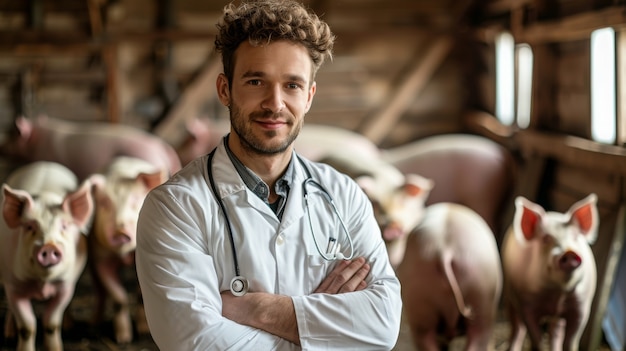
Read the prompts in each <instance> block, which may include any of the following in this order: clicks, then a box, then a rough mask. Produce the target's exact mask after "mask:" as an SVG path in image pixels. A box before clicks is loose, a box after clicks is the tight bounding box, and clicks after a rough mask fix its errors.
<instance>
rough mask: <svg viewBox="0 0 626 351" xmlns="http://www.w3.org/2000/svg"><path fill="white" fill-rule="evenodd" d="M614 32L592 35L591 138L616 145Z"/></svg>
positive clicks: (599, 30)
mask: <svg viewBox="0 0 626 351" xmlns="http://www.w3.org/2000/svg"><path fill="white" fill-rule="evenodd" d="M615 72H616V70H615V31H614V30H613V28H602V29H598V30H595V31H593V32H592V33H591V138H592V139H593V140H595V141H598V142H602V143H607V144H614V143H615V138H616V128H617V121H616V119H617V112H616V109H617V106H616V105H617V103H616V83H615V79H616V78H615V76H616V74H615Z"/></svg>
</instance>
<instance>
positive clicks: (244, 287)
mask: <svg viewBox="0 0 626 351" xmlns="http://www.w3.org/2000/svg"><path fill="white" fill-rule="evenodd" d="M216 150H217V148H215V149H213V151H211V152H210V153H209V158H208V162H207V170H208V177H209V184H210V185H211V190H212V191H213V194H214V195H215V199H216V201H217V203H218V205H219V207H220V210H221V211H222V214H223V215H224V219H225V220H226V230H227V231H228V239H229V241H230V247H231V250H232V254H233V265H234V268H235V277H233V279H232V280H231V282H230V290H231V292H232V293H233V295H235V296H243V295H245V294H246V293H247V292H248V280H247V279H246V278H245V277H243V276H241V275H240V274H241V272H240V269H239V260H238V258H237V249H236V248H235V237H234V235H233V229H232V226H231V224H230V218H229V217H228V213H227V212H226V206H225V205H224V202H223V201H222V199H221V197H220V195H219V193H218V191H217V186H216V185H215V180H214V179H213V170H212V165H213V156H214V154H215V151H216ZM300 162H301V163H302V166H303V167H304V168H305V171H306V173H307V176H308V178H307V179H305V180H304V182H303V183H302V188H303V193H304V202H305V204H306V208H307V211H306V212H307V217H308V220H309V227H310V230H311V236H313V242H314V243H315V248H316V249H317V251H318V253H319V254H320V256H322V258H323V259H325V260H326V261H332V260H338V259H341V260H350V259H352V257H353V256H354V244H353V242H352V237H351V235H350V233H349V232H348V229H347V227H346V225H345V223H344V221H343V219H342V218H341V216H340V215H339V212H338V210H337V207H336V206H335V202H334V201H333V198H332V197H331V196H330V194H329V193H328V191H327V190H326V189H324V187H323V186H322V185H321V184H320V183H318V182H317V181H315V180H314V179H312V178H311V172H310V171H309V170H308V168H307V167H306V165H305V164H304V162H303V161H302V160H300ZM309 183H311V184H313V185H314V186H315V187H316V188H318V189H319V190H320V191H321V193H322V196H324V197H325V198H326V200H327V202H328V203H329V204H330V206H331V208H332V210H333V212H334V213H335V215H336V216H337V218H339V223H340V224H341V227H342V229H343V231H344V233H345V234H346V236H347V237H348V243H349V245H350V256H348V257H346V256H344V255H343V254H342V253H341V252H336V251H337V250H333V252H331V256H327V255H326V254H324V253H323V251H322V250H321V249H320V247H319V244H318V242H317V238H316V237H315V232H314V231H313V224H312V221H311V211H310V210H309V202H308V201H309V200H308V195H309V192H308V191H307V189H306V186H307V184H309ZM330 239H331V240H332V241H336V238H334V237H331V238H330Z"/></svg>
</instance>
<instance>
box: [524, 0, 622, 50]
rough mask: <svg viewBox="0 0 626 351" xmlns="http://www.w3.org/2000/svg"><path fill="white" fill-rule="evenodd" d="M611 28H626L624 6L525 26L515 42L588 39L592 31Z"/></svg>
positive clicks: (533, 42)
mask: <svg viewBox="0 0 626 351" xmlns="http://www.w3.org/2000/svg"><path fill="white" fill-rule="evenodd" d="M604 27H613V28H616V29H621V28H625V27H626V6H623V5H622V6H611V7H606V8H603V9H601V10H598V11H588V12H584V13H581V14H577V15H572V16H569V17H565V18H563V19H561V20H558V21H546V22H541V23H536V24H532V25H529V26H527V27H526V28H525V29H524V30H523V31H522V32H521V33H520V35H519V36H518V37H516V38H515V41H516V42H518V43H530V44H539V43H552V42H563V41H573V40H582V39H587V38H589V36H590V34H591V32H592V31H594V30H596V29H599V28H604Z"/></svg>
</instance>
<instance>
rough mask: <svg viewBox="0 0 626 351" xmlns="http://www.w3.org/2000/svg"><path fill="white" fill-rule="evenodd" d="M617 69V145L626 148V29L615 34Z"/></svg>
mask: <svg viewBox="0 0 626 351" xmlns="http://www.w3.org/2000/svg"><path fill="white" fill-rule="evenodd" d="M615 36H616V38H615V42H616V43H615V44H616V47H615V51H616V57H615V58H616V65H615V67H616V68H617V77H616V79H617V82H616V85H617V101H618V103H617V145H624V146H626V103H625V102H626V29H624V28H622V29H621V30H618V31H616V32H615Z"/></svg>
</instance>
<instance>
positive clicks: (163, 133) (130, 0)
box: [0, 0, 626, 351]
mask: <svg viewBox="0 0 626 351" xmlns="http://www.w3.org/2000/svg"><path fill="white" fill-rule="evenodd" d="M229 2H230V1H222V0H211V1H201V0H25V1H12V0H0V131H1V132H3V133H2V135H1V137H2V140H1V141H0V143H1V142H4V141H5V140H8V139H9V138H10V135H11V134H12V133H15V122H16V120H17V119H18V118H19V117H21V116H23V117H26V118H29V119H34V118H36V117H37V116H40V115H47V116H50V117H53V118H57V119H62V120H68V121H71V122H77V123H106V124H113V125H127V126H132V127H134V128H138V129H141V130H145V131H148V132H150V133H151V134H153V135H155V136H157V137H159V138H162V139H163V140H164V141H166V142H167V143H168V144H170V145H171V146H172V147H173V148H174V149H176V150H181V149H182V148H183V146H184V145H185V141H186V140H188V138H189V130H188V128H189V127H188V126H189V125H190V122H192V121H194V120H196V119H201V120H202V121H204V122H206V123H208V125H209V126H217V125H224V123H227V122H228V118H229V116H228V109H227V108H226V107H224V106H223V105H222V104H221V103H220V101H219V100H218V98H217V92H216V85H215V81H216V78H217V76H218V74H219V73H220V72H221V70H222V65H221V59H220V56H219V55H217V54H216V53H215V52H213V43H214V39H215V34H216V22H217V20H218V18H219V17H220V15H221V13H222V9H223V7H224V6H225V5H226V4H228V3H229ZM303 3H304V4H306V5H307V6H308V7H310V8H311V9H312V10H314V11H315V12H316V13H317V14H319V15H320V16H321V18H322V19H324V20H325V21H326V22H327V23H328V24H329V25H330V27H331V29H332V30H333V32H334V33H335V35H336V42H335V46H334V53H333V59H332V61H330V62H326V63H325V64H324V65H323V66H322V67H321V68H320V70H319V72H318V74H317V77H316V82H317V93H316V95H315V99H314V102H313V105H312V107H311V110H310V112H309V113H308V114H307V116H306V122H305V128H306V125H307V124H312V125H323V126H330V127H336V128H341V129H342V130H347V131H349V132H353V133H356V134H358V135H360V136H362V137H365V138H366V139H367V140H369V141H370V142H372V143H373V144H375V145H376V146H377V147H378V148H379V149H380V150H381V151H382V152H385V153H387V152H388V153H389V154H394V152H401V151H402V150H403V147H407V146H410V145H413V144H414V143H416V142H420V141H427V140H432V138H433V137H442V136H455V135H456V136H458V135H471V136H476V137H480V138H481V139H482V140H486V141H488V142H490V143H493V144H494V145H497V147H498V149H499V150H503V154H504V155H506V159H507V160H508V161H506V162H507V163H506V164H505V163H504V162H505V161H502V162H503V163H502V164H499V165H500V166H501V167H504V168H506V171H505V172H506V177H507V178H506V179H505V180H503V183H497V184H496V183H495V182H494V183H492V185H493V187H490V186H489V185H487V186H486V187H485V188H478V187H479V186H480V185H478V184H475V185H476V187H477V191H480V192H481V193H480V194H476V195H475V196H477V197H478V198H477V199H476V198H475V199H474V200H476V202H478V203H482V202H485V201H491V204H492V205H493V208H495V212H494V213H491V214H490V215H491V216H493V217H492V218H491V219H492V220H493V221H492V222H490V224H492V227H493V229H494V235H495V236H496V239H497V241H498V242H499V243H500V242H501V240H502V237H503V235H504V233H505V231H506V229H507V228H508V227H509V226H510V224H511V223H512V221H513V217H514V212H515V206H514V199H515V198H516V197H517V196H524V197H526V198H528V199H530V200H531V201H534V202H536V203H538V204H541V205H542V206H543V207H544V208H546V209H550V210H553V211H559V212H565V211H567V210H568V208H570V206H571V205H572V204H573V203H575V202H577V201H579V200H580V199H583V198H584V197H586V196H587V195H589V194H591V193H595V194H596V195H597V198H598V200H597V206H598V213H599V223H600V225H599V229H598V240H597V242H595V244H594V245H593V246H592V250H593V253H594V256H595V260H596V265H597V288H596V293H595V296H594V298H593V303H592V307H591V313H590V317H589V321H588V324H587V326H586V328H585V331H584V334H583V337H582V339H581V343H580V349H581V350H613V351H616V350H624V349H626V320H624V316H625V315H626V307H625V306H626V263H625V262H626V257H625V254H624V250H623V244H624V234H625V231H626V230H625V225H626V218H625V216H626V207H625V205H626V187H625V186H624V184H625V179H626V104H623V103H622V101H626V75H625V72H626V32H625V29H626V3H625V2H624V1H622V0H456V1H454V0H441V1H427V0H385V1H382V0H333V1H331V0H304V1H303ZM606 38H608V39H606ZM603 40H604V41H603ZM602 42H604V44H605V46H600V48H598V46H599V45H600V44H601V43H602ZM598 43H600V44H598ZM607 43H608V44H607ZM598 50H599V51H598ZM594 63H595V66H594ZM598 67H600V68H604V70H602V69H599V68H598ZM607 71H608V73H607ZM603 74H604V75H603ZM598 76H602V77H601V78H598ZM598 79H600V80H598ZM602 79H604V80H602ZM461 148H462V146H461ZM208 151H210V150H206V152H208ZM0 161H1V162H0V175H1V176H2V179H6V178H7V176H8V174H9V173H10V172H11V171H13V170H14V169H16V168H17V167H18V166H20V165H23V164H24V163H26V162H27V160H26V159H19V158H17V159H16V158H14V157H13V158H12V157H8V156H7V155H0ZM444 161H445V160H444ZM448 161H449V163H455V161H452V160H451V159H449V160H448ZM455 165H458V164H456V163H455ZM402 167H405V168H406V169H411V164H407V163H405V164H403V165H402ZM434 167H435V166H432V167H430V168H429V166H428V165H427V166H426V167H425V168H424V169H420V171H422V172H423V175H425V176H428V177H436V176H437V175H436V174H434V173H429V172H434V171H439V172H440V173H445V171H446V170H445V169H444V168H439V167H446V165H445V163H444V164H443V165H442V166H439V164H437V166H436V167H437V169H433V168H434ZM477 168H480V166H476V168H475V169H470V170H468V171H467V172H468V173H459V172H457V171H456V170H451V171H450V173H453V174H452V176H450V174H446V176H447V177H446V179H447V180H446V181H449V182H451V183H454V182H461V180H462V179H464V178H469V172H473V171H475V170H476V169H477ZM500 180H502V179H500ZM451 183H450V184H446V183H445V181H444V182H443V185H442V188H450V187H451V186H452V185H451ZM469 186H470V187H471V186H473V184H469ZM482 186H484V184H483V185H482ZM498 186H501V188H498V189H497V190H494V188H496V187H498ZM436 189H437V188H436ZM496 193H497V194H496ZM494 197H495V198H496V199H493V198H494ZM438 199H441V201H447V199H446V198H445V196H444V195H442V197H441V198H435V199H431V203H434V202H436V201H439V200H438ZM127 275H128V279H129V280H132V279H134V275H133V272H127ZM79 287H81V289H78V290H77V298H76V300H77V304H74V305H73V308H75V309H76V310H75V311H74V312H75V315H76V318H77V319H78V320H77V321H76V324H75V328H74V335H71V331H70V332H67V334H66V337H65V339H66V346H65V349H66V350H118V349H124V350H140V349H141V350H156V346H155V345H154V344H153V343H152V340H151V339H150V337H149V336H144V337H143V338H142V337H140V338H137V339H136V341H135V342H133V343H132V344H130V345H125V346H120V345H117V344H116V343H115V342H114V341H113V338H112V336H111V335H110V334H111V332H110V330H109V329H108V327H109V326H108V325H107V328H105V329H106V330H105V331H104V332H102V333H95V332H93V330H92V329H89V328H88V327H87V326H86V324H87V322H85V323H82V322H81V317H82V316H83V315H88V314H89V313H88V310H89V309H90V304H91V303H92V300H91V297H90V296H91V295H90V292H89V283H88V277H87V278H86V280H85V281H84V282H82V283H81V285H79ZM3 300H4V299H3ZM81 301H82V302H81ZM0 306H1V307H2V313H3V314H4V313H5V312H6V308H7V305H6V302H4V301H2V302H0ZM87 318H88V317H86V319H87ZM507 328H508V325H507V322H506V320H505V318H504V317H502V321H501V323H500V324H499V327H498V328H497V330H500V331H501V332H502V334H503V335H500V336H497V337H498V338H499V340H498V342H497V343H496V348H497V349H498V350H504V349H505V348H506V344H507V341H506V338H507V336H506V335H504V334H506V330H507ZM0 340H2V350H10V349H12V348H13V347H14V345H15V344H14V343H12V342H11V341H8V340H5V339H4V337H0ZM40 341H41V340H39V341H38V342H40ZM527 346H528V345H527ZM458 347H459V348H458V349H461V347H462V346H458ZM394 350H399V351H400V350H415V347H414V346H413V344H412V342H411V336H410V335H409V333H408V331H407V329H406V326H405V325H403V329H402V330H401V333H400V339H399V341H398V344H397V346H396V348H395V349H394Z"/></svg>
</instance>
